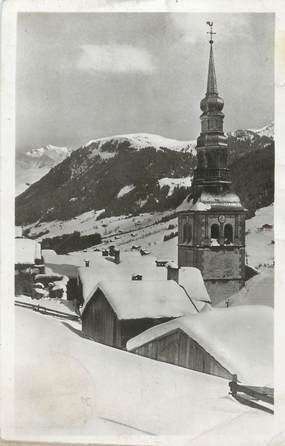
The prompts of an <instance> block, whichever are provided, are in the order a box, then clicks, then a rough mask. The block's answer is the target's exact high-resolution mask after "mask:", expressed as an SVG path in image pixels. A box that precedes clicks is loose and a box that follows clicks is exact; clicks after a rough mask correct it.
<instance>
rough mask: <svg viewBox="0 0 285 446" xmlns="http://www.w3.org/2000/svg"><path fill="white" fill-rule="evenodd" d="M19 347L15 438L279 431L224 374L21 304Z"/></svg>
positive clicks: (170, 440) (197, 438)
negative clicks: (151, 355) (121, 346)
mask: <svg viewBox="0 0 285 446" xmlns="http://www.w3.org/2000/svg"><path fill="white" fill-rule="evenodd" d="M15 353H16V354H15V358H16V389H15V411H16V413H15V430H14V432H13V434H12V437H13V438H14V439H17V438H21V440H48V439H49V440H53V439H55V437H56V436H57V441H59V439H62V440H65V441H70V440H72V441H78V440H79V439H81V441H82V439H83V438H84V439H85V441H87V442H88V441H89V442H90V441H92V440H93V441H94V439H95V438H96V439H97V441H98V442H100V443H109V444H110V443H111V442H114V441H115V442H116V443H117V444H127V443H131V444H142V443H143V444H177V445H182V444H183V445H189V446H190V444H191V445H192V444H195V445H197V446H198V445H203V446H204V445H206V444H207V446H208V445H210V446H214V445H216V444H219V445H222V446H226V445H227V446H228V445H229V444H231V445H234V446H241V445H242V446H263V445H264V446H265V445H266V444H268V441H269V439H270V438H272V437H273V436H274V434H275V429H276V423H275V421H274V417H273V416H272V415H270V414H267V413H265V412H262V411H259V410H256V409H253V408H250V407H248V406H246V405H241V404H240V403H238V402H237V401H235V400H234V399H233V398H232V397H231V396H230V395H229V394H228V391H229V389H228V382H227V381H226V380H224V379H222V378H218V377H214V376H210V375H206V374H203V373H199V372H195V371H191V370H188V369H184V368H181V367H176V366H173V365H170V364H166V363H161V362H158V361H153V360H151V359H148V358H144V357H140V356H137V355H133V354H131V353H128V352H124V351H120V350H116V349H113V348H111V347H108V346H104V345H102V344H98V343H96V342H94V341H91V340H88V339H86V338H84V337H82V336H80V325H79V324H78V323H77V322H71V321H61V320H60V319H55V318H53V317H51V316H45V315H42V314H38V313H35V312H33V311H31V310H29V309H25V308H19V307H16V352H15ZM169 383H171V385H169ZM277 427H278V426H277ZM158 435H159V436H162V437H159V438H158V437H156V436H158ZM114 436H116V437H114ZM173 436H175V437H173ZM217 439H219V441H218V442H216V441H217Z"/></svg>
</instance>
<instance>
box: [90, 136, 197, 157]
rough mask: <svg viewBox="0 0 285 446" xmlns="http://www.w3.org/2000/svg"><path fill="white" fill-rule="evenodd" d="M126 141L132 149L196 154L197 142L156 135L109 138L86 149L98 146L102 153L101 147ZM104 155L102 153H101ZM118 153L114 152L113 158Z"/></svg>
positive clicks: (95, 141) (95, 142)
mask: <svg viewBox="0 0 285 446" xmlns="http://www.w3.org/2000/svg"><path fill="white" fill-rule="evenodd" d="M124 141H128V142H129V143H130V147H132V148H134V149H136V150H140V149H144V148H146V147H154V148H156V150H161V149H162V148H167V149H169V150H175V151H177V152H180V151H183V152H191V153H193V154H195V153H196V151H195V147H196V144H197V143H196V140H193V141H180V140H176V139H171V138H166V137H164V136H160V135H155V134H152V133H133V134H126V135H115V136H107V137H106V138H99V139H94V140H91V141H89V142H88V143H87V144H85V146H84V147H89V146H90V145H91V144H97V146H98V147H97V150H98V151H100V149H101V146H102V145H104V144H106V143H110V144H111V145H114V144H115V145H118V144H119V143H122V142H124ZM101 153H102V152H101ZM115 154H116V152H113V156H114V155H115Z"/></svg>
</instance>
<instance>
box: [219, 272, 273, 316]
mask: <svg viewBox="0 0 285 446" xmlns="http://www.w3.org/2000/svg"><path fill="white" fill-rule="evenodd" d="M229 304H230V306H235V305H267V306H269V307H272V308H273V307H274V269H273V268H264V269H263V270H262V271H261V272H260V273H259V274H258V275H257V276H254V277H252V278H251V279H250V280H248V281H247V282H246V284H245V286H244V287H243V288H242V289H241V290H240V291H239V292H238V293H236V294H234V295H233V296H231V298H230V302H229ZM220 306H224V303H221V304H220Z"/></svg>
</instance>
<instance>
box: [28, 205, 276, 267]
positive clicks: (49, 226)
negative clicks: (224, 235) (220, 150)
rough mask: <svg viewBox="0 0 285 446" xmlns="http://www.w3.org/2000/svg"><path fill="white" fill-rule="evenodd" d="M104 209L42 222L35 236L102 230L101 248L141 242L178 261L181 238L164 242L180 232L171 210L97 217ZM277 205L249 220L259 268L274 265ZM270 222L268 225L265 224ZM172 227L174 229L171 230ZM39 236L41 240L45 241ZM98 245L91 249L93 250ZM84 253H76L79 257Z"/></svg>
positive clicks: (249, 246)
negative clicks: (275, 212)
mask: <svg viewBox="0 0 285 446" xmlns="http://www.w3.org/2000/svg"><path fill="white" fill-rule="evenodd" d="M102 211H103V210H99V211H89V212H85V213H84V214H82V215H80V216H78V217H76V218H73V219H71V220H67V221H64V222H63V221H62V222H61V221H53V222H48V223H44V222H42V223H38V224H37V225H33V226H30V228H31V231H30V234H31V235H33V236H34V235H36V234H39V233H40V232H43V231H44V230H49V233H48V234H46V235H45V236H42V237H54V236H57V235H61V234H68V233H72V232H73V231H75V230H80V233H81V234H82V235H87V234H90V233H92V232H93V233H94V232H99V233H100V234H101V235H102V237H103V243H102V244H101V245H99V246H98V247H99V248H100V247H102V248H103V247H105V246H108V245H110V244H113V245H115V246H117V247H118V248H120V249H121V250H124V251H129V250H130V249H131V248H132V246H133V245H140V246H141V247H142V248H145V249H147V250H150V251H151V253H152V254H153V256H155V257H159V258H165V259H168V260H173V261H177V237H175V238H173V239H171V240H169V241H167V242H164V241H163V237H164V235H169V234H170V233H171V232H175V231H177V218H174V219H171V220H169V221H167V222H161V219H162V218H163V217H166V216H169V215H171V212H169V211H168V212H161V213H152V214H150V213H144V214H140V215H138V216H132V215H129V216H126V215H121V216H119V217H109V218H104V219H100V220H97V217H98V216H99V215H100V213H102ZM273 214H274V208H273V205H270V206H267V207H265V208H262V209H259V210H257V211H256V215H255V216H254V217H253V218H251V219H249V220H247V221H246V253H247V259H248V264H249V265H250V266H252V267H254V268H256V269H257V270H260V271H261V270H263V269H264V268H267V267H268V266H272V265H273V264H274V226H273ZM264 225H266V226H265V227H263V226H264ZM169 226H171V229H169ZM42 237H39V238H38V239H37V240H41V238H42ZM93 250H94V248H88V252H93ZM78 255H79V256H80V254H78V253H77V254H76V256H78Z"/></svg>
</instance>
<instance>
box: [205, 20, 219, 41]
mask: <svg viewBox="0 0 285 446" xmlns="http://www.w3.org/2000/svg"><path fill="white" fill-rule="evenodd" d="M206 23H207V25H209V27H210V31H208V32H207V34H210V36H211V39H210V40H209V43H210V45H212V44H213V43H214V41H213V34H217V33H215V32H214V31H213V24H214V22H206Z"/></svg>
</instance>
